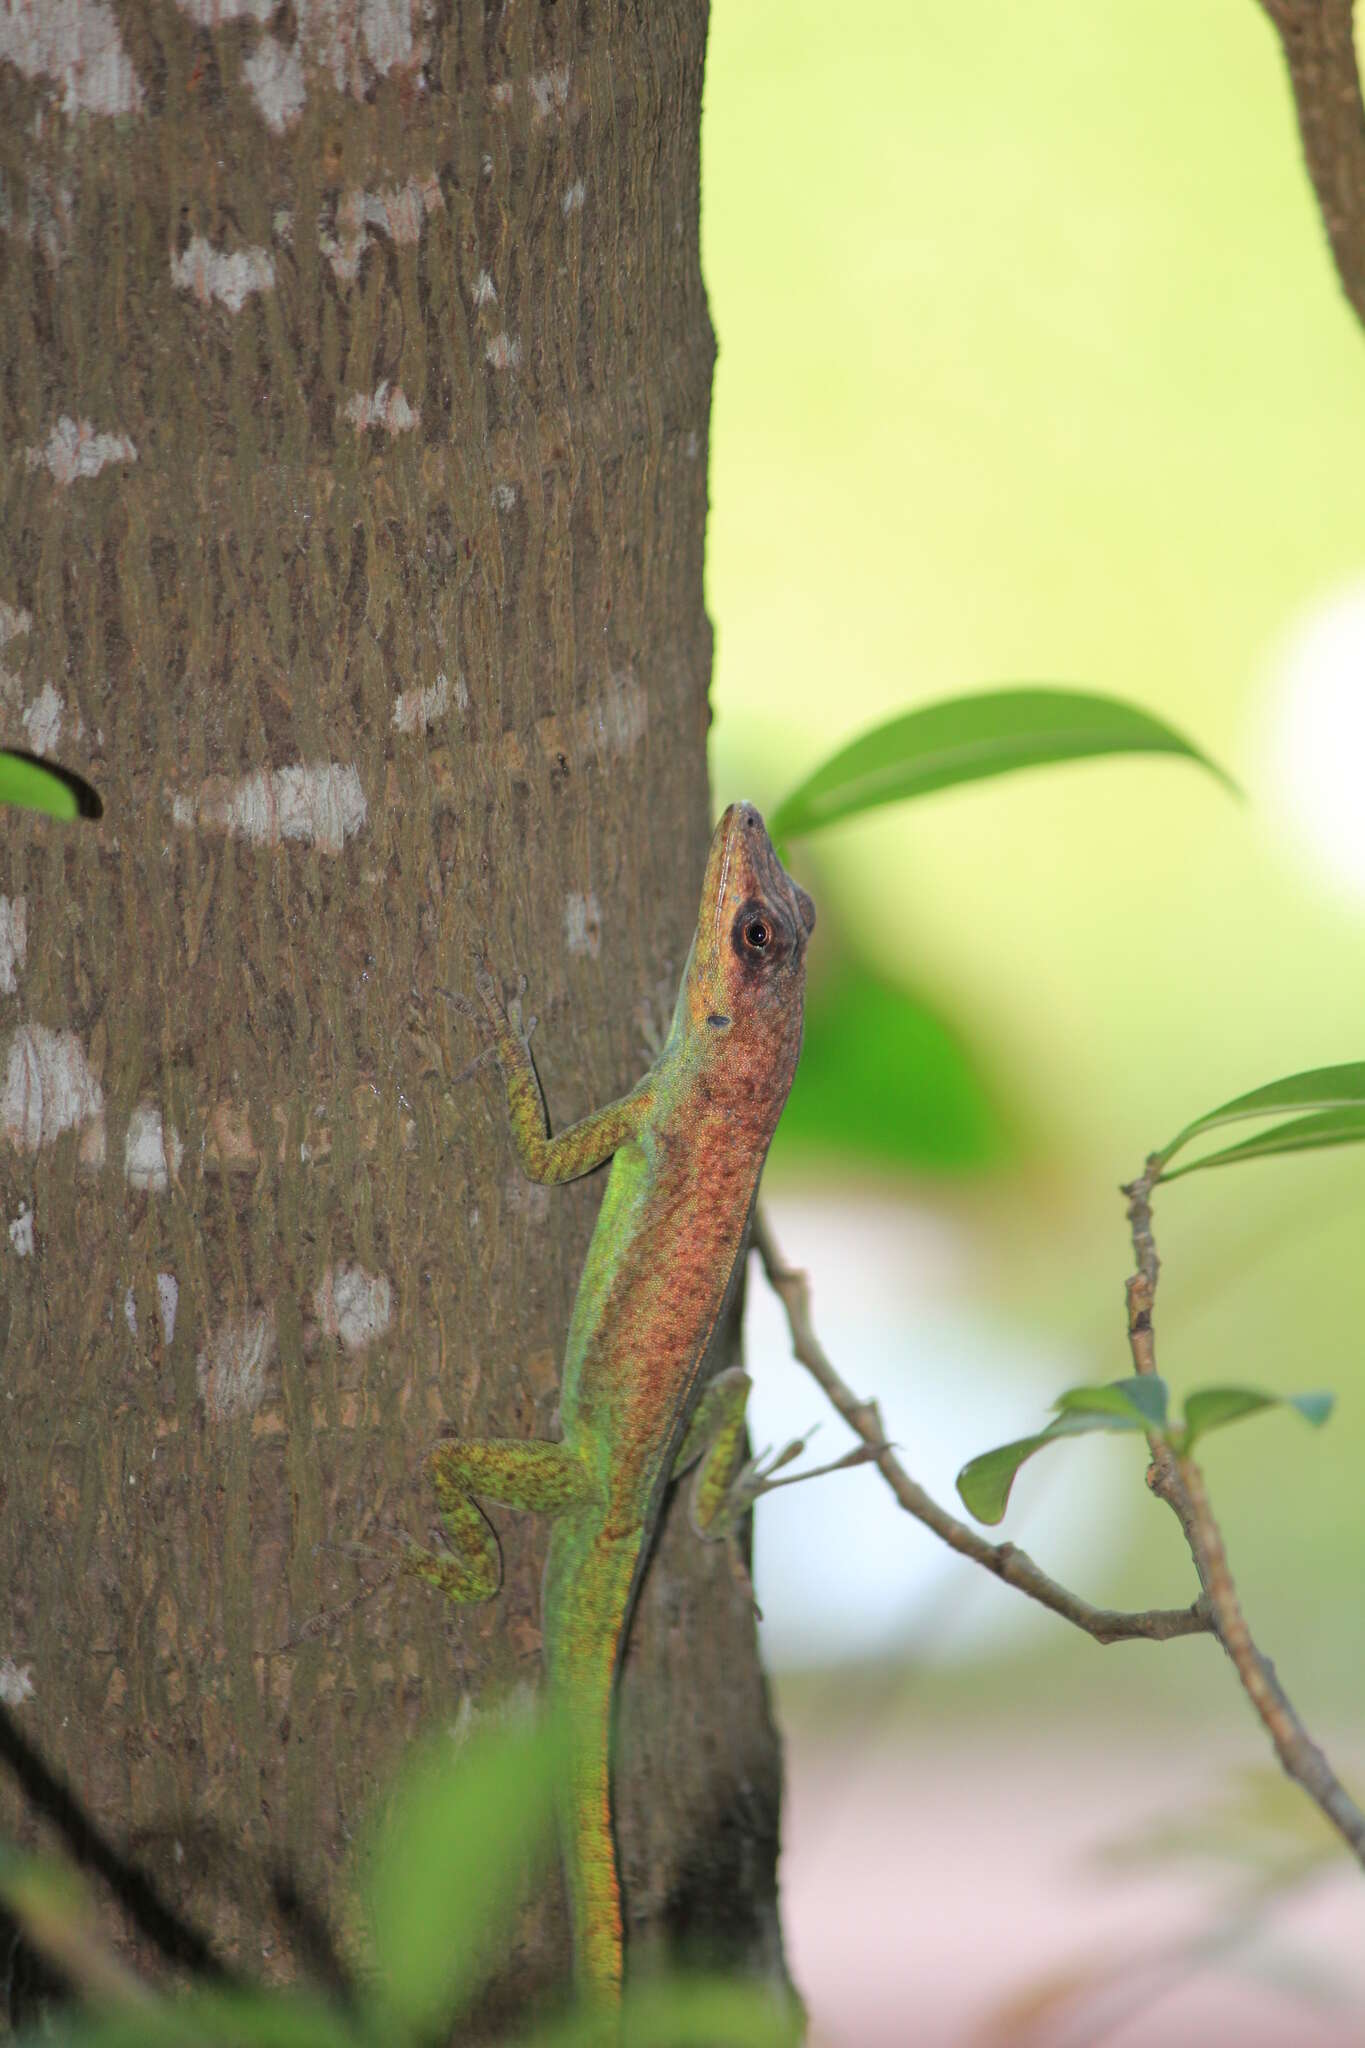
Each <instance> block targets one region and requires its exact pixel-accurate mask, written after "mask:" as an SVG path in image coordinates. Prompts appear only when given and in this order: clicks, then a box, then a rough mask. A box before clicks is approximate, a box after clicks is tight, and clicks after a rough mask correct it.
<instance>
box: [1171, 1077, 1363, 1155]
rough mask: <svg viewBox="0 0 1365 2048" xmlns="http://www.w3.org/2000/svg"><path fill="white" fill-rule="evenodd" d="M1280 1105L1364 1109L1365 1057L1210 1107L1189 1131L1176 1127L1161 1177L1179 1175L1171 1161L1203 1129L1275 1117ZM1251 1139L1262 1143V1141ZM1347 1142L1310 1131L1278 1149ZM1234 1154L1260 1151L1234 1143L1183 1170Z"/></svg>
mask: <svg viewBox="0 0 1365 2048" xmlns="http://www.w3.org/2000/svg"><path fill="white" fill-rule="evenodd" d="M1281 1109H1294V1110H1316V1111H1339V1110H1350V1109H1365V1060H1352V1061H1348V1062H1347V1063H1346V1064H1345V1065H1344V1066H1339V1067H1310V1068H1308V1069H1307V1070H1306V1071H1305V1072H1304V1073H1302V1074H1286V1075H1285V1076H1284V1078H1283V1079H1282V1080H1279V1081H1267V1082H1266V1084H1265V1086H1264V1087H1262V1088H1252V1089H1250V1090H1249V1091H1248V1093H1247V1094H1245V1095H1234V1096H1233V1098H1232V1100H1231V1101H1230V1102H1222V1103H1220V1104H1219V1105H1218V1108H1217V1109H1210V1110H1208V1111H1206V1113H1205V1114H1204V1115H1203V1116H1197V1117H1195V1119H1194V1120H1193V1122H1192V1123H1188V1124H1186V1126H1185V1128H1184V1130H1182V1131H1177V1132H1176V1135H1175V1136H1174V1137H1173V1138H1172V1139H1171V1142H1170V1144H1169V1145H1165V1146H1163V1147H1162V1149H1161V1151H1160V1152H1159V1153H1158V1154H1157V1157H1158V1158H1159V1159H1160V1161H1161V1164H1162V1168H1163V1172H1162V1176H1161V1177H1162V1179H1163V1180H1174V1179H1175V1178H1176V1176H1175V1174H1173V1173H1166V1172H1165V1171H1164V1168H1165V1164H1166V1161H1167V1160H1169V1159H1173V1158H1174V1157H1175V1155H1176V1153H1177V1152H1179V1151H1180V1150H1181V1149H1182V1147H1183V1146H1185V1145H1188V1144H1189V1142H1190V1140H1191V1138H1197V1137H1198V1136H1199V1135H1200V1133H1201V1132H1203V1131H1211V1130H1214V1129H1216V1128H1217V1126H1218V1125H1219V1124H1232V1123H1239V1122H1241V1121H1242V1120H1243V1119H1244V1118H1246V1117H1255V1116H1272V1115H1273V1114H1274V1113H1275V1111H1276V1110H1281ZM1303 1121H1305V1122H1306V1121H1307V1120H1306V1119H1304V1120H1303ZM1282 1128H1283V1129H1284V1130H1286V1131H1292V1130H1293V1129H1294V1125H1293V1124H1288V1125H1285V1126H1283V1127H1282ZM1272 1135H1273V1134H1272ZM1362 1135H1365V1133H1362ZM1249 1142H1250V1143H1251V1144H1259V1142H1260V1141H1259V1140H1251V1141H1249ZM1348 1142H1350V1141H1349V1139H1347V1138H1346V1137H1344V1136H1343V1137H1329V1136H1314V1134H1313V1133H1312V1132H1305V1133H1304V1138H1303V1144H1302V1145H1299V1144H1287V1143H1286V1144H1280V1145H1277V1146H1276V1147H1275V1148H1274V1149H1275V1150H1277V1151H1284V1152H1290V1151H1299V1150H1302V1149H1304V1146H1306V1145H1308V1144H1345V1143H1348ZM1234 1156H1237V1157H1244V1158H1251V1157H1254V1156H1256V1155H1255V1154H1254V1153H1252V1152H1250V1151H1247V1152H1245V1153H1242V1152H1240V1151H1239V1150H1238V1148H1236V1147H1234V1148H1232V1150H1230V1151H1229V1152H1227V1153H1214V1154H1212V1155H1211V1156H1210V1157H1209V1158H1207V1159H1200V1160H1196V1161H1194V1162H1193V1163H1192V1164H1191V1165H1189V1166H1183V1167H1181V1168H1180V1172H1182V1173H1193V1172H1194V1170H1195V1167H1196V1166H1212V1165H1215V1164H1221V1163H1223V1161H1224V1160H1226V1159H1229V1158H1232V1157H1234Z"/></svg>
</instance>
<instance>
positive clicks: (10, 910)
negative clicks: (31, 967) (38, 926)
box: [0, 896, 28, 996]
mask: <svg viewBox="0 0 1365 2048" xmlns="http://www.w3.org/2000/svg"><path fill="white" fill-rule="evenodd" d="M27 953H28V899H27V897H24V896H0V995H7V996H12V995H14V994H15V993H16V992H17V990H18V987H19V969H20V968H21V967H22V966H23V964H24V960H25V957H26V955H27Z"/></svg>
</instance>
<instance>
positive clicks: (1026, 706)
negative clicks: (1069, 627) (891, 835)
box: [771, 689, 1237, 840]
mask: <svg viewBox="0 0 1365 2048" xmlns="http://www.w3.org/2000/svg"><path fill="white" fill-rule="evenodd" d="M1096 754H1180V755H1183V756H1184V758H1185V759H1186V760H1188V761H1196V762H1198V763H1199V765H1200V766H1201V767H1203V768H1207V769H1208V771H1209V773H1210V774H1211V775H1216V776H1217V777H1218V779H1219V781H1220V782H1223V783H1225V784H1226V785H1227V787H1228V788H1229V789H1230V790H1232V791H1233V792H1234V794H1236V793H1237V789H1236V784H1235V783H1234V782H1233V781H1232V780H1231V778H1230V777H1229V776H1228V775H1226V774H1225V773H1224V771H1223V770H1222V769H1221V768H1220V767H1218V765H1217V764H1216V763H1215V762H1213V761H1211V760H1210V759H1209V758H1208V756H1207V755H1206V754H1202V753H1201V752H1200V751H1199V749H1198V748H1197V747H1196V746H1193V745H1192V744H1191V742H1190V741H1189V740H1187V739H1185V738H1183V737H1182V735H1181V734H1180V733H1178V732H1175V731H1173V729H1172V728H1171V727H1170V726H1168V725H1164V724H1163V723H1162V721H1161V720H1160V719H1159V718H1154V717H1153V716H1152V715H1151V713H1150V712H1148V711H1141V710H1139V709H1138V707H1137V706H1136V705H1135V704H1122V703H1120V702H1119V701H1118V700H1117V699H1116V698H1113V697H1099V696H1094V695H1091V694H1090V693H1089V692H1087V691H1082V690H1056V689H1012V690H982V691H979V692H977V693H975V694H973V695H971V696H967V697H947V698H944V699H943V700H942V702H940V703H937V704H924V705H921V706H920V707H919V708H918V709H917V710H915V711H907V712H904V713H903V714H902V715H901V716H900V717H899V718H893V719H891V720H889V721H888V723H887V724H885V725H878V726H874V727H873V729H872V731H871V732H865V733H863V734H862V736H861V737H860V738H859V739H856V740H853V741H851V742H850V744H849V745H848V746H846V747H841V748H840V750H839V752H838V753H837V754H834V755H832V756H831V757H830V759H829V760H828V761H826V762H825V763H824V765H823V766H822V767H820V768H817V769H816V771H815V773H814V774H813V775H810V776H808V777H807V778H806V780H805V781H804V782H803V783H801V784H800V786H799V787H798V788H797V789H794V790H793V791H792V793H791V795H790V796H788V797H786V798H785V799H784V800H783V802H782V803H781V804H779V806H778V808H777V812H776V814H775V816H774V817H773V820H772V826H771V829H772V835H773V838H774V839H775V840H784V839H799V838H800V837H801V836H802V835H803V834H804V833H807V832H815V831H818V830H820V829H821V827H823V826H825V825H832V824H834V823H835V822H836V820H837V819H840V818H848V817H852V816H853V815H854V813H855V812H858V811H869V810H872V809H873V808H874V807H875V806H876V805H877V804H890V803H898V802H899V801H900V800H901V798H902V797H911V796H928V795H930V794H931V793H932V792H933V791H934V790H938V789H949V788H951V787H952V786H953V784H955V783H959V782H975V781H978V780H979V779H980V778H981V777H983V776H987V775H1004V774H1007V773H1009V771H1010V770H1012V769H1015V768H1037V767H1042V766H1043V765H1045V764H1046V763H1048V762H1053V761H1078V760H1082V759H1085V758H1087V757H1089V756H1092V755H1096Z"/></svg>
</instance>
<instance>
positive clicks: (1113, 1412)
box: [1053, 1373, 1166, 1429]
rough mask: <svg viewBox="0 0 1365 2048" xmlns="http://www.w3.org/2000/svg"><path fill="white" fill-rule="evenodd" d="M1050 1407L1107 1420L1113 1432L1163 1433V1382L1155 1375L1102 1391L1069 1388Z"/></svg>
mask: <svg viewBox="0 0 1365 2048" xmlns="http://www.w3.org/2000/svg"><path fill="white" fill-rule="evenodd" d="M1053 1406H1054V1407H1055V1408H1057V1409H1059V1410H1060V1411H1061V1412H1062V1413H1063V1414H1067V1413H1080V1414H1085V1415H1104V1416H1108V1417H1110V1418H1112V1423H1111V1426H1112V1427H1113V1428H1115V1429H1164V1428H1165V1426H1166V1382H1165V1380H1163V1379H1159V1378H1158V1377H1157V1375H1156V1374H1155V1373H1137V1374H1134V1376H1133V1378H1132V1379H1127V1380H1112V1381H1111V1382H1110V1383H1109V1385H1108V1386H1104V1387H1068V1389H1067V1391H1066V1392H1065V1393H1064V1394H1059V1395H1058V1396H1057V1399H1056V1401H1055V1402H1054V1403H1053Z"/></svg>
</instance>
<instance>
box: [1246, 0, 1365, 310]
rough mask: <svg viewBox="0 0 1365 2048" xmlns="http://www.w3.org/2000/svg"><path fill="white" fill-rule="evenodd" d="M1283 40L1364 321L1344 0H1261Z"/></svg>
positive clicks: (1359, 196) (1356, 92) (1360, 194)
mask: <svg viewBox="0 0 1365 2048" xmlns="http://www.w3.org/2000/svg"><path fill="white" fill-rule="evenodd" d="M1261 5H1262V7H1263V8H1264V10H1265V12H1266V13H1267V14H1268V15H1269V16H1270V19H1271V21H1272V22H1273V23H1274V24H1275V28H1276V30H1277V32H1278V34H1279V38H1280V42H1281V44H1282V45H1283V48H1284V56H1285V63H1286V64H1287V65H1288V67H1289V84H1290V88H1291V90H1292V92H1293V94H1294V107H1295V111H1296V113H1297V114H1298V119H1299V135H1300V138H1301V140H1302V142H1303V155H1304V162H1305V164H1306V165H1307V169H1308V175H1309V177H1310V178H1311V180H1312V182H1313V190H1314V191H1315V192H1316V194H1317V199H1318V208H1319V211H1320V212H1321V214H1322V222H1323V226H1324V227H1325V228H1326V230H1327V239H1328V241H1329V242H1330V244H1331V247H1332V256H1333V258H1334V260H1335V262H1336V266H1337V275H1338V277H1339V278H1340V279H1341V286H1342V290H1343V291H1344V292H1345V294H1346V296H1347V298H1348V299H1349V300H1350V302H1351V304H1352V306H1353V307H1354V308H1355V311H1356V314H1357V317H1358V318H1359V319H1360V320H1361V321H1362V322H1365V108H1363V107H1362V104H1361V95H1360V73H1359V70H1358V68H1357V65H1356V52H1355V36H1354V33H1353V27H1352V19H1351V16H1352V0H1261Z"/></svg>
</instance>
